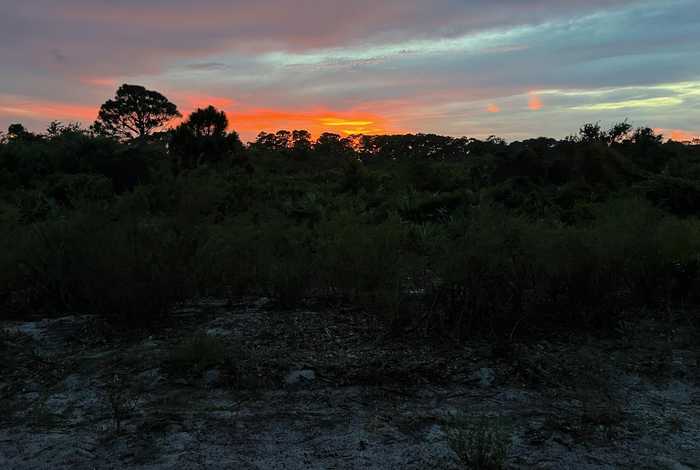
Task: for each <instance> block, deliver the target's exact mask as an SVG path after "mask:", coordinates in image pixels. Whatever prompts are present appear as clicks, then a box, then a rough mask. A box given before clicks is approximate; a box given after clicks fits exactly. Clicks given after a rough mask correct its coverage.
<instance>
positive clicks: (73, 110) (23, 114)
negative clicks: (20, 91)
mask: <svg viewBox="0 0 700 470" xmlns="http://www.w3.org/2000/svg"><path fill="white" fill-rule="evenodd" d="M97 111H98V107H97V106H86V105H78V104H72V103H61V102H57V101H40V100H34V99H24V98H21V97H16V96H2V95H0V116H6V117H11V118H15V117H16V118H20V119H21V118H29V119H42V120H46V121H51V120H66V121H83V122H92V121H93V120H94V119H95V118H96V117H97Z"/></svg>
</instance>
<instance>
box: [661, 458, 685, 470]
mask: <svg viewBox="0 0 700 470" xmlns="http://www.w3.org/2000/svg"><path fill="white" fill-rule="evenodd" d="M656 463H657V464H659V465H660V467H659V468H664V469H668V470H691V467H688V466H687V465H683V464H682V463H680V462H676V461H675V460H673V459H669V458H667V457H658V458H657V459H656Z"/></svg>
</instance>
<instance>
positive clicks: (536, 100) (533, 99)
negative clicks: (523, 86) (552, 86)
mask: <svg viewBox="0 0 700 470" xmlns="http://www.w3.org/2000/svg"><path fill="white" fill-rule="evenodd" d="M527 107H528V109H530V110H532V111H539V110H540V109H542V108H543V107H544V104H543V103H542V99H541V98H540V97H539V96H537V95H531V96H530V100H529V101H528V103H527Z"/></svg>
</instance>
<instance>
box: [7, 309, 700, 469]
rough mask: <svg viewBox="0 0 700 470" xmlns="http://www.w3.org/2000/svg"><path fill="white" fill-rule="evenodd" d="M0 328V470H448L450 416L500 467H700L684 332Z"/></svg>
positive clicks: (696, 390)
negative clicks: (465, 337) (498, 439)
mask: <svg viewBox="0 0 700 470" xmlns="http://www.w3.org/2000/svg"><path fill="white" fill-rule="evenodd" d="M662 325H663V326H662ZM0 328H1V329H2V331H3V333H2V336H1V337H0V338H1V339H0V352H1V353H2V362H1V363H0V468H2V469H38V468H47V469H49V468H50V469H64V468H65V469H68V468H70V469H96V468H97V469H103V468H104V469H110V468H114V469H123V468H142V469H170V468H183V469H189V468H192V469H196V468H206V469H218V468H230V469H433V468H435V469H458V468H465V466H464V464H463V462H461V461H460V459H459V458H458V456H457V454H456V453H455V451H454V450H453V444H454V442H451V440H450V439H449V436H453V435H454V431H455V426H457V425H456V424H455V423H456V422H457V420H455V419H454V418H455V417H456V416H458V417H461V418H464V419H466V420H469V419H472V418H473V419H474V422H477V420H479V421H478V422H482V423H487V424H488V423H490V422H494V423H496V422H497V423H499V424H498V426H499V427H501V428H502V429H503V430H504V431H505V433H504V435H505V436H507V437H506V438H507V441H508V453H507V458H506V461H505V466H506V467H507V468H552V469H567V468H571V469H594V468H595V469H598V468H610V469H616V468H635V469H674V470H682V469H688V468H691V469H692V468H700V367H698V365H699V360H700V342H699V341H698V335H697V330H695V329H693V328H691V327H690V326H689V325H687V324H685V323H683V322H677V321H674V322H664V323H663V324H662V323H661V322H658V321H650V320H647V321H642V320H640V321H635V322H633V323H625V324H624V325H623V326H622V327H621V329H620V331H619V332H618V333H617V334H615V335H614V336H613V337H607V338H601V337H591V336H585V335H572V336H570V337H561V336H557V337H556V338H548V339H547V340H543V339H541V340H532V339H530V340H529V341H527V342H523V343H517V342H516V343H515V344H510V345H493V344H489V343H488V342H486V341H483V342H474V341H473V342H467V343H466V344H458V343H456V342H453V341H450V340H448V339H444V340H432V341H428V340H425V339H424V337H421V336H420V335H418V334H417V335H416V337H415V338H410V337H403V338H402V339H400V340H395V339H391V338H389V337H388V336H387V334H386V331H385V330H384V329H383V327H382V326H381V324H380V323H378V322H376V321H374V320H373V319H372V317H370V316H367V315H365V314H363V313H361V312H356V311H352V310H344V309H341V308H320V307H319V308H311V309H306V310H296V311H280V310H278V309H275V308H273V306H272V304H271V303H269V302H268V301H266V299H260V300H256V301H249V302H241V303H237V304H232V303H230V302H223V301H222V302H219V301H202V302H198V303H196V304H193V305H190V306H187V307H182V308H181V309H179V310H178V312H177V315H176V319H175V320H174V321H173V322H172V323H171V324H170V325H169V326H167V327H163V328H161V329H159V330H158V333H157V334H151V335H148V336H143V335H142V336H139V337H130V338H129V339H127V337H124V336H123V335H120V334H117V333H116V332H114V331H112V330H111V329H110V328H109V327H108V326H107V325H105V324H104V323H103V322H101V321H100V320H98V319H97V318H95V317H92V316H74V317H65V318H60V319H51V320H48V319H47V320H40V321H36V322H22V323H20V322H4V323H2V324H0ZM192 338H204V340H203V341H204V342H205V343H207V342H211V343H212V344H214V345H215V346H216V347H214V348H213V351H214V352H213V353H208V354H209V356H211V357H210V359H209V360H208V362H205V361H204V359H201V360H200V359H198V356H197V354H196V353H191V356H192V357H189V356H187V354H186V353H181V354H180V355H181V356H182V357H184V359H182V358H181V359H180V360H179V362H178V360H176V359H174V358H176V357H180V356H177V354H176V351H182V350H183V349H182V348H183V346H182V345H183V344H188V341H190V340H191V339H192ZM183 354H184V355H183ZM187 360H190V362H187ZM183 361H184V362H183ZM451 444H452V445H451Z"/></svg>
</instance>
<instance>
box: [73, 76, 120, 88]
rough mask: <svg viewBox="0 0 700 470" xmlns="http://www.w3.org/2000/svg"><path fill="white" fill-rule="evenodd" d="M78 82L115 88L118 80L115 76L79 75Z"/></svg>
mask: <svg viewBox="0 0 700 470" xmlns="http://www.w3.org/2000/svg"><path fill="white" fill-rule="evenodd" d="M79 80H80V83H84V84H85V85H90V86H95V87H100V88H114V89H115V90H116V89H117V87H118V86H119V81H118V80H117V79H116V78H110V77H80V79H79Z"/></svg>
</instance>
